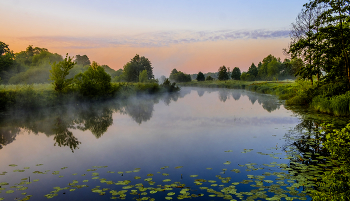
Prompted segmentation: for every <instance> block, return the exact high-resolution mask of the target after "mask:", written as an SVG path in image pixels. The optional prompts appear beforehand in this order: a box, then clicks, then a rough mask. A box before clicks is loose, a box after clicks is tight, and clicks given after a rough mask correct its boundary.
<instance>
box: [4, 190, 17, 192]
mask: <svg viewBox="0 0 350 201" xmlns="http://www.w3.org/2000/svg"><path fill="white" fill-rule="evenodd" d="M13 192H15V191H13V190H8V191H6V193H13Z"/></svg>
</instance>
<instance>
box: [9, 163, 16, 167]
mask: <svg viewBox="0 0 350 201" xmlns="http://www.w3.org/2000/svg"><path fill="white" fill-rule="evenodd" d="M9 166H10V167H16V166H17V165H16V164H10V165H9Z"/></svg>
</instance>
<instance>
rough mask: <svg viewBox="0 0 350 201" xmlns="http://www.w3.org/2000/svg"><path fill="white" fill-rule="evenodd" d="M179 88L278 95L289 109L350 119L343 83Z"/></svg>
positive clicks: (349, 99) (225, 84)
mask: <svg viewBox="0 0 350 201" xmlns="http://www.w3.org/2000/svg"><path fill="white" fill-rule="evenodd" d="M179 86H195V87H217V88H230V89H246V90H250V91H255V92H258V93H264V94H273V95H277V96H278V97H279V98H280V99H282V100H286V105H287V106H291V105H299V106H303V107H307V108H308V109H310V110H315V111H318V112H322V113H328V114H332V115H336V116H349V115H350V104H349V103H350V91H347V88H346V86H345V85H344V84H342V83H332V84H323V85H319V84H314V85H311V83H310V82H309V81H303V80H298V81H295V82H294V81H267V82H266V81H255V82H250V81H236V80H228V81H202V82H198V81H192V82H186V83H179Z"/></svg>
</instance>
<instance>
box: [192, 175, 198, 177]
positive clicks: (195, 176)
mask: <svg viewBox="0 0 350 201" xmlns="http://www.w3.org/2000/svg"><path fill="white" fill-rule="evenodd" d="M190 177H198V175H190Z"/></svg>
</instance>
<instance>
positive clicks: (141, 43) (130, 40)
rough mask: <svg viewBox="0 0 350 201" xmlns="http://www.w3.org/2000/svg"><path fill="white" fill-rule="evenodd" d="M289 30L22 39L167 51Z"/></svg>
mask: <svg viewBox="0 0 350 201" xmlns="http://www.w3.org/2000/svg"><path fill="white" fill-rule="evenodd" d="M289 32H290V31H289V30H273V31H271V30H264V29H260V30H219V31H163V32H149V33H142V34H135V35H119V36H114V37H68V36H38V37H22V38H20V39H22V40H27V41H28V40H29V41H36V42H42V43H48V42H50V43H51V44H54V45H57V46H60V47H62V46H64V47H65V48H80V49H86V48H101V47H111V46H129V47H163V46H169V45H172V44H184V43H196V42H208V41H213V42H215V41H234V40H241V39H276V38H287V37H289Z"/></svg>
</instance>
